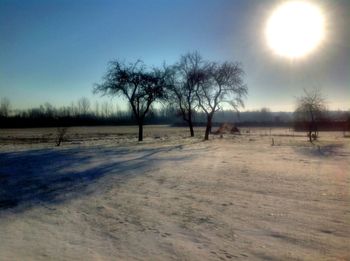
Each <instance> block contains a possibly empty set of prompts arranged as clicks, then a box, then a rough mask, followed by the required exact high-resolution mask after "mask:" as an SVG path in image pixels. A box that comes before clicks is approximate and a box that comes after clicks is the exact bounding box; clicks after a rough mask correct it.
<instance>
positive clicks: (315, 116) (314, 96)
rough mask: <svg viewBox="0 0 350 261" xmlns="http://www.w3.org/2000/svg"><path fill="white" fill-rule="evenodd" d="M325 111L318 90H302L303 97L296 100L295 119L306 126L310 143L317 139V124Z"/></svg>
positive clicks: (324, 105)
mask: <svg viewBox="0 0 350 261" xmlns="http://www.w3.org/2000/svg"><path fill="white" fill-rule="evenodd" d="M325 111H326V102H325V99H324V98H323V96H322V94H321V92H320V90H318V89H314V90H312V91H307V90H304V96H302V97H300V98H298V99H297V108H296V110H295V118H296V121H298V122H302V123H303V124H304V125H305V126H306V128H307V136H308V138H309V141H310V142H313V140H316V139H317V138H318V122H319V121H320V120H321V118H322V116H323V115H324V113H325Z"/></svg>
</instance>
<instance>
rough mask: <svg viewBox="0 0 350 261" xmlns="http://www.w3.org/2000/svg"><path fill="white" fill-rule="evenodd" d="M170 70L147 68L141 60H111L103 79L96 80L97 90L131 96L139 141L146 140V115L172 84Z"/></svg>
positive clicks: (113, 94)
mask: <svg viewBox="0 0 350 261" xmlns="http://www.w3.org/2000/svg"><path fill="white" fill-rule="evenodd" d="M168 73H169V72H168V71H167V70H164V71H163V70H159V69H153V70H147V68H146V66H145V65H144V63H143V62H141V61H136V62H135V63H130V64H125V63H123V62H120V61H118V60H115V61H112V62H110V66H109V68H108V70H107V73H106V75H105V76H104V79H103V83H101V84H96V85H95V87H94V93H99V92H100V93H103V94H107V95H112V96H121V97H124V98H126V99H127V101H128V102H129V105H130V107H131V109H132V112H133V115H134V117H135V119H136V122H137V124H138V127H139V135H138V139H139V141H142V140H143V125H144V119H145V117H146V115H147V113H148V112H149V110H150V107H151V105H152V103H153V102H154V101H156V100H158V99H162V98H164V97H165V94H166V92H165V88H166V86H167V85H168V82H167V79H168V77H167V76H168Z"/></svg>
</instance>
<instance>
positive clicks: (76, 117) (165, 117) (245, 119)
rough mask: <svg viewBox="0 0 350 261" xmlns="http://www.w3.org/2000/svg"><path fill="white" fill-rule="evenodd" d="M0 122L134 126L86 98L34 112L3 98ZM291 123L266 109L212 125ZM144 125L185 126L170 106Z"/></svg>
mask: <svg viewBox="0 0 350 261" xmlns="http://www.w3.org/2000/svg"><path fill="white" fill-rule="evenodd" d="M82 101H84V102H82ZM82 104H88V106H85V107H84V106H82ZM158 105H159V104H158ZM339 114H340V113H337V115H339ZM192 118H193V124H194V125H195V126H205V120H206V116H205V114H204V113H202V112H200V111H194V112H193V115H192ZM0 119H1V121H0V127H7V128H10V127H47V126H54V127H57V126H70V125H72V126H79V125H99V124H106V125H113V124H128V125H130V124H135V121H134V119H133V116H132V112H131V111H130V110H121V109H120V107H119V106H118V104H115V103H113V102H108V101H105V102H102V103H99V102H91V101H90V100H89V99H87V98H85V97H83V98H80V99H79V100H78V101H76V102H71V103H70V105H69V106H61V107H55V106H53V105H52V104H50V103H44V104H42V105H40V106H38V107H36V108H28V109H22V110H19V109H13V108H12V106H11V103H10V101H9V99H7V98H2V99H0ZM292 119H293V114H292V113H291V112H272V111H271V110H270V109H268V108H262V109H260V110H251V111H244V112H240V113H237V111H234V110H222V111H218V112H217V113H216V114H215V116H214V119H213V121H214V123H213V124H215V125H218V124H220V123H222V122H230V123H235V124H237V125H241V126H290V125H291V124H292ZM145 123H146V124H171V125H174V126H187V124H186V122H185V121H183V119H182V115H181V113H180V112H179V110H178V109H177V108H176V107H175V106H173V105H171V104H164V105H160V106H153V107H152V108H151V110H150V112H149V114H148V116H147V117H146V119H145Z"/></svg>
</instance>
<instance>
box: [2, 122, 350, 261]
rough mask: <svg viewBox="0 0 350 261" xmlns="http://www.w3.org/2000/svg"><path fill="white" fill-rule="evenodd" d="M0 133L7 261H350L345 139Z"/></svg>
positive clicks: (119, 131) (125, 131) (102, 131)
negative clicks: (59, 139) (62, 137)
mask: <svg viewBox="0 0 350 261" xmlns="http://www.w3.org/2000/svg"><path fill="white" fill-rule="evenodd" d="M144 131H145V140H144V141H143V142H141V143H139V142H137V137H136V133H137V129H136V127H79V128H78V127H77V128H70V129H69V130H68V134H67V135H68V136H67V141H65V142H63V144H62V146H60V147H56V146H55V145H54V140H55V132H56V130H55V128H45V129H39V128H38V129H21V130H20V129H9V130H6V129H1V130H0V235H1V236H0V260H350V250H349V249H350V248H349V246H350V236H349V235H350V139H349V138H344V137H343V133H339V132H327V133H321V134H320V140H319V141H317V142H315V144H313V145H312V144H310V143H308V142H307V138H306V137H305V134H304V133H300V132H293V131H292V130H289V129H269V128H266V129H262V128H251V129H243V130H242V134H241V135H229V134H224V135H223V136H222V137H220V136H211V137H210V138H211V140H210V141H207V142H204V141H202V138H203V136H202V135H203V132H204V130H203V129H202V128H199V129H196V130H195V131H196V134H197V136H196V137H194V138H189V137H188V130H187V129H186V128H171V127H167V126H145V130H144Z"/></svg>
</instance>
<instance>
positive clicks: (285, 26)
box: [265, 1, 325, 58]
mask: <svg viewBox="0 0 350 261" xmlns="http://www.w3.org/2000/svg"><path fill="white" fill-rule="evenodd" d="M324 34H325V29H324V17H323V14H322V12H321V10H320V8H318V7H317V6H316V5H313V4H311V3H309V2H306V1H290V2H286V3H284V4H282V5H281V6H279V7H277V8H276V10H275V11H274V12H273V13H272V15H271V16H270V17H269V19H268V21H267V25H266V31H265V36H266V39H267V44H268V45H269V47H270V48H271V49H272V50H273V51H274V52H275V53H277V54H278V55H281V56H286V57H289V58H299V57H303V56H305V55H307V54H309V53H310V52H311V51H313V50H314V49H315V48H316V47H317V46H319V44H320V43H321V42H322V40H323V39H324Z"/></svg>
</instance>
